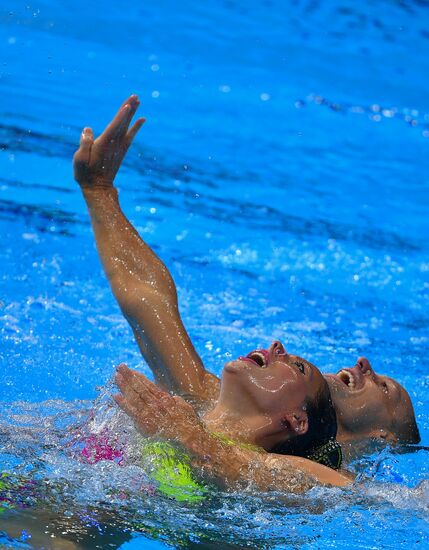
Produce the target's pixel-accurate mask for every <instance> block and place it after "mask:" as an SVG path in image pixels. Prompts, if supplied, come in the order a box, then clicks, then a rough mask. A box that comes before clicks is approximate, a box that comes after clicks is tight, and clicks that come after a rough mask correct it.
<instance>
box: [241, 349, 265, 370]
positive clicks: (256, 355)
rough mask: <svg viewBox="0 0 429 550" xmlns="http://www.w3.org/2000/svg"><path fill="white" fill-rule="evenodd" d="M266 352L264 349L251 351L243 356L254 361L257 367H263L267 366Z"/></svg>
mask: <svg viewBox="0 0 429 550" xmlns="http://www.w3.org/2000/svg"><path fill="white" fill-rule="evenodd" d="M268 355H269V354H268V352H267V351H266V350H256V351H251V352H250V353H248V354H247V355H246V357H245V359H250V360H251V361H252V362H253V363H256V364H257V365H258V366H259V367H262V368H265V367H267V366H268Z"/></svg>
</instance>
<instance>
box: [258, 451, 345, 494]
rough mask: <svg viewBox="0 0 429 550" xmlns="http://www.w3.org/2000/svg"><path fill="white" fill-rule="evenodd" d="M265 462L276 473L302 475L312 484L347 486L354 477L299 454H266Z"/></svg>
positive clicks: (296, 476)
mask: <svg viewBox="0 0 429 550" xmlns="http://www.w3.org/2000/svg"><path fill="white" fill-rule="evenodd" d="M265 464H266V466H267V468H268V470H270V471H271V472H273V473H274V474H279V473H283V475H285V474H286V475H287V476H291V475H293V474H294V476H295V479H297V478H298V477H301V478H302V479H306V482H307V483H311V484H312V485H315V484H317V485H318V484H320V485H331V486H334V487H345V486H347V485H350V484H351V483H352V479H351V478H350V476H349V475H347V474H346V473H344V472H339V471H336V470H333V469H332V468H328V467H327V466H323V465H322V464H318V463H317V462H313V461H312V460H308V459H306V458H301V457H298V456H285V455H277V454H269V455H266V459H265Z"/></svg>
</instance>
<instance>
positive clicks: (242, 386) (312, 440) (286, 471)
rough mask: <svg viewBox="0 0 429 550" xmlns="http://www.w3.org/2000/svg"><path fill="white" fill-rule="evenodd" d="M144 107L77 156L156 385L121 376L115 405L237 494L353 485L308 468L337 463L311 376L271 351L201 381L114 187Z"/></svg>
mask: <svg viewBox="0 0 429 550" xmlns="http://www.w3.org/2000/svg"><path fill="white" fill-rule="evenodd" d="M138 106H139V101H138V98H137V96H131V97H130V98H128V99H127V100H126V101H125V102H124V104H123V105H122V107H121V108H120V110H119V111H118V113H117V115H116V116H115V117H114V119H113V120H112V122H111V123H110V124H109V125H108V126H107V128H106V129H105V130H104V132H103V133H102V134H101V135H100V136H99V137H98V138H97V139H94V135H93V132H92V130H91V129H90V128H84V130H83V132H82V136H81V143H80V148H79V150H78V151H77V152H76V154H75V156H74V175H75V178H76V180H77V181H78V183H79V185H80V187H81V190H82V194H83V197H84V199H85V201H86V204H87V207H88V211H89V214H90V217H91V223H92V227H93V231H94V235H95V240H96V243H97V248H98V252H99V255H100V258H101V261H102V264H103V267H104V269H105V272H106V274H107V276H108V279H109V282H110V284H111V287H112V290H113V293H114V295H115V298H116V300H117V301H118V303H119V305H120V307H121V310H122V312H123V313H124V315H125V317H126V318H127V320H128V322H129V323H130V326H131V328H132V330H133V332H134V335H135V338H136V341H137V343H138V345H139V347H140V350H141V352H142V354H143V357H144V358H145V360H146V362H147V363H148V365H149V367H150V368H151V370H152V372H153V374H154V377H155V381H156V384H157V385H154V384H152V383H150V382H149V381H148V380H147V379H145V378H144V377H142V375H139V373H136V372H133V371H130V370H129V369H127V368H126V367H125V366H123V367H120V369H119V371H118V373H117V383H118V385H119V388H120V390H121V392H122V394H121V395H118V396H117V398H116V399H117V402H118V404H119V405H120V406H121V407H122V409H123V410H124V411H125V412H127V414H129V415H130V416H131V418H132V419H133V420H134V421H135V423H136V425H137V427H138V429H139V430H140V431H141V432H142V433H143V434H145V435H150V436H155V437H158V438H161V439H167V440H170V441H174V442H175V443H176V444H177V445H179V446H180V447H181V448H182V449H184V450H186V452H187V453H188V454H189V456H190V457H191V459H192V465H193V467H196V468H199V469H200V471H202V472H203V473H204V474H205V475H206V476H207V477H209V478H214V479H215V481H216V482H217V483H218V484H223V485H224V486H225V485H227V486H229V485H234V484H236V483H237V482H239V480H240V478H241V477H242V475H243V473H244V471H245V470H246V469H247V470H249V472H250V470H252V472H253V473H252V474H251V478H252V482H253V483H254V484H255V487H258V488H260V489H262V490H265V489H271V488H273V489H274V488H275V489H276V490H278V489H281V488H282V489H284V490H287V489H289V490H299V489H300V488H306V487H308V486H311V485H314V484H317V483H322V484H333V485H345V484H348V483H349V479H348V477H347V476H344V475H343V474H342V473H340V472H336V471H335V470H334V469H333V468H330V467H327V466H325V465H323V464H318V463H316V462H314V461H312V460H309V459H308V458H307V457H313V458H315V457H316V456H319V457H322V458H323V457H325V458H323V460H324V461H325V463H326V464H329V465H330V466H332V467H338V466H339V462H340V461H339V450H338V446H337V445H336V444H335V436H336V429H337V425H336V415H335V410H334V407H333V404H332V401H331V396H330V392H329V388H328V385H327V383H326V381H325V379H324V378H323V376H322V375H321V373H320V371H319V370H318V369H317V368H316V367H315V366H314V365H312V364H311V363H310V362H308V361H306V360H305V359H303V358H301V357H298V356H296V355H293V354H291V353H289V352H288V351H286V349H285V348H284V346H283V345H282V343H281V342H279V341H275V342H273V343H272V345H271V346H270V347H269V348H268V349H256V350H253V351H251V352H250V353H247V354H246V355H243V356H241V357H239V358H237V359H236V360H233V361H230V362H228V363H227V364H226V365H225V367H224V370H223V374H222V379H221V381H219V379H218V378H217V377H216V376H214V375H213V374H211V373H210V372H209V371H208V370H206V369H205V367H204V365H203V363H202V361H201V358H200V357H199V355H198V354H197V352H196V350H195V348H194V346H193V345H192V342H191V340H190V338H189V335H188V333H187V331H186V329H185V327H184V325H183V323H182V320H181V317H180V313H179V309H178V301H177V292H176V286H175V284H174V281H173V279H172V277H171V275H170V273H169V271H168V269H167V268H166V266H165V265H164V264H163V263H162V261H161V260H160V258H158V257H157V256H156V255H155V253H154V252H153V251H152V250H151V248H150V247H149V246H148V245H147V244H146V243H145V242H144V241H143V240H142V239H141V237H140V236H139V235H138V233H137V231H136V230H135V228H134V227H133V226H132V225H131V223H130V222H129V221H128V219H127V218H126V217H125V215H124V213H123V212H122V210H121V208H120V205H119V201H118V194H117V191H116V189H115V187H114V184H113V182H114V179H115V176H116V174H117V172H118V170H119V168H120V165H121V163H122V160H123V158H124V156H125V154H126V152H127V150H128V148H129V146H130V144H131V143H132V141H133V139H134V138H135V136H136V134H137V132H138V131H139V129H140V128H141V126H142V124H143V123H144V119H142V118H140V119H138V120H137V121H136V122H135V123H134V124H133V125H131V121H132V118H133V116H134V114H135V112H136V110H137V108H138ZM137 388H138V389H137ZM167 391H168V392H172V393H174V394H175V395H174V396H173V395H170V394H169V393H167ZM142 392H143V393H142ZM159 392H161V393H159ZM171 400H172V401H171ZM166 402H168V403H169V407H168V410H167V408H166V407H165V403H166ZM185 406H186V407H185ZM145 407H146V409H147V410H151V413H152V416H156V418H157V425H156V426H155V425H153V424H152V422H151V421H150V419H149V418H148V416H147V414H146V413H145ZM156 410H157V411H163V412H164V416H163V417H162V416H160V415H159V414H155V411H156ZM198 415H201V418H200V416H198ZM166 424H168V425H166ZM213 433H216V434H223V435H224V436H225V437H226V438H228V439H229V440H231V441H234V442H235V443H234V444H228V443H226V442H225V441H221V440H220V439H219V438H218V437H216V436H214V435H213ZM243 444H244V445H243ZM322 448H323V449H324V451H323V452H321V449H322ZM256 449H258V450H256ZM328 449H330V450H329V451H328ZM259 450H261V451H262V452H259ZM234 457H235V458H234ZM240 470H242V471H241V473H240ZM281 479H283V482H282V481H281ZM282 483H283V485H282ZM279 484H280V486H279Z"/></svg>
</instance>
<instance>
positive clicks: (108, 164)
mask: <svg viewBox="0 0 429 550" xmlns="http://www.w3.org/2000/svg"><path fill="white" fill-rule="evenodd" d="M139 105H140V102H139V99H138V97H137V96H136V95H132V96H130V97H129V98H128V99H127V100H126V101H125V102H124V103H123V104H122V106H121V108H120V109H119V111H118V112H117V114H116V116H115V117H114V119H113V120H112V121H111V122H110V124H109V125H108V126H107V128H106V129H105V130H104V132H103V133H102V134H101V135H100V136H98V138H97V139H95V140H94V132H93V131H92V129H91V128H84V129H83V131H82V135H81V138H80V147H79V149H78V150H77V151H76V153H75V155H74V157H73V170H74V177H75V180H76V181H77V182H78V183H79V185H80V186H81V187H83V188H90V187H112V186H113V180H114V179H115V176H116V174H117V172H118V170H119V168H120V166H121V163H122V160H123V159H124V157H125V154H126V152H127V150H128V147H129V146H130V145H131V143H132V141H133V139H134V138H135V136H136V134H137V132H138V131H139V130H140V128H141V127H142V125H143V123H144V122H145V119H144V118H139V119H138V120H136V122H135V123H134V124H133V125H132V126H131V128H129V126H130V123H131V120H132V118H133V116H134V114H135V112H136V111H137V109H138V106H139Z"/></svg>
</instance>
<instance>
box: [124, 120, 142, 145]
mask: <svg viewBox="0 0 429 550" xmlns="http://www.w3.org/2000/svg"><path fill="white" fill-rule="evenodd" d="M145 122H146V119H145V118H139V119H138V120H136V121H135V122H134V124H133V125H132V126H131V128H130V129H129V130H128V132H127V137H126V140H127V147H129V146H130V145H131V143H132V142H133V140H134V138H135V137H136V135H137V132H138V131H139V130H140V128H141V127H142V126H143V124H144V123H145Z"/></svg>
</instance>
